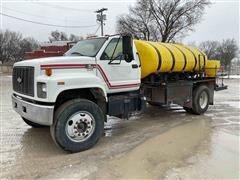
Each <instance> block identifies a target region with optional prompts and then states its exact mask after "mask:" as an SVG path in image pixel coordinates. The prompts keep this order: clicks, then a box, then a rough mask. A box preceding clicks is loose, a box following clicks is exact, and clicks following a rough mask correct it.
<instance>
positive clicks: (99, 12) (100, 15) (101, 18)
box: [95, 8, 108, 36]
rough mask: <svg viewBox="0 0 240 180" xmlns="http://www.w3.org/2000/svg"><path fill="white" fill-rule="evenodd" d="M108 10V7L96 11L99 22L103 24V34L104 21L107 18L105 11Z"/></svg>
mask: <svg viewBox="0 0 240 180" xmlns="http://www.w3.org/2000/svg"><path fill="white" fill-rule="evenodd" d="M107 10H108V9H107V8H102V9H99V10H97V11H95V13H97V22H100V25H101V36H103V25H104V21H105V20H106V14H103V12H104V11H107Z"/></svg>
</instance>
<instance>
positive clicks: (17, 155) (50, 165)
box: [0, 74, 240, 179]
mask: <svg viewBox="0 0 240 180" xmlns="http://www.w3.org/2000/svg"><path fill="white" fill-rule="evenodd" d="M225 82H226V84H228V85H229V88H228V90H225V91H220V92H216V94H215V105H213V106H211V107H210V108H209V110H208V112H207V113H205V115H202V116H195V115H190V114H187V113H186V112H185V111H184V110H183V109H182V108H180V107H178V106H173V107H172V108H171V109H170V110H167V109H160V108H158V107H152V106H149V107H148V109H147V112H146V113H145V114H142V115H136V116H134V117H132V118H131V119H130V120H120V119H117V118H109V119H108V123H106V124H105V135H104V137H103V138H102V139H101V140H100V141H99V142H98V144H97V145H96V146H94V147H93V148H92V149H90V150H88V151H84V152H80V153H75V154H69V153H66V152H64V151H62V150H61V149H59V148H57V147H56V146H55V144H54V143H53V141H52V139H51V137H50V133H49V128H44V129H33V128H31V127H29V126H28V125H26V124H25V123H24V122H23V121H22V120H21V118H20V117H19V115H18V114H17V113H15V112H14V111H13V110H12V107H11V97H10V96H11V76H7V75H3V74H0V85H1V88H0V91H1V92H0V93H1V95H0V98H1V107H0V118H1V124H0V125H1V144H0V148H1V149H0V153H1V154H0V155H1V164H0V169H1V173H0V179H13V178H17V179H32V178H34V179H38V178H39V179H59V178H62V179H67V178H69V179H70V178H71V179H73V178H75V179H81V178H84V179H95V178H101V179H126V178H137V179H139V178H146V179H160V178H161V179H162V178H165V179H183V178H184V179H185V178H188V179H196V178H200V179H203V178H211V179H220V178H225V179H239V169H240V168H239V132H240V131H239V130H240V122H239V121H240V118H239V117H240V114H239V112H240V111H239V109H240V104H239V103H240V100H239V95H240V92H239V79H230V80H225Z"/></svg>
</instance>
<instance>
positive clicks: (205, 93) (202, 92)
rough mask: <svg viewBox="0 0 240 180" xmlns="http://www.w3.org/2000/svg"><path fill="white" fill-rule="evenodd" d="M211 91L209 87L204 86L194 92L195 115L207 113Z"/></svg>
mask: <svg viewBox="0 0 240 180" xmlns="http://www.w3.org/2000/svg"><path fill="white" fill-rule="evenodd" d="M209 99H210V90H209V88H208V87H207V86H205V85H202V86H199V87H197V88H196V89H195V90H194V91H193V108H192V111H193V113H194V114H197V115H200V114H203V113H205V112H206V111H207V109H208V106H209Z"/></svg>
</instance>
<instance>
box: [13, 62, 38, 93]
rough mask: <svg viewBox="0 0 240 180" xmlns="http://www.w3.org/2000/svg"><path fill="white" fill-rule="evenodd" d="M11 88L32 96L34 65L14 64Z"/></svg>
mask: <svg viewBox="0 0 240 180" xmlns="http://www.w3.org/2000/svg"><path fill="white" fill-rule="evenodd" d="M12 83H13V90H14V91H16V92H18V93H21V94H24V95H28V96H34V67H25V66H16V67H14V68H13V76H12Z"/></svg>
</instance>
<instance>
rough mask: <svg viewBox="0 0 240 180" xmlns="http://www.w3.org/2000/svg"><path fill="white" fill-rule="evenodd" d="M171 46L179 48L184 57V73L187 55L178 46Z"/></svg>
mask: <svg viewBox="0 0 240 180" xmlns="http://www.w3.org/2000/svg"><path fill="white" fill-rule="evenodd" d="M171 45H172V46H174V47H175V48H177V49H178V50H179V51H180V52H181V53H182V55H183V57H184V66H183V69H182V71H184V70H185V68H186V66H187V57H186V55H185V53H184V52H183V51H182V50H181V49H180V48H179V47H178V46H176V45H175V44H171Z"/></svg>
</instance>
